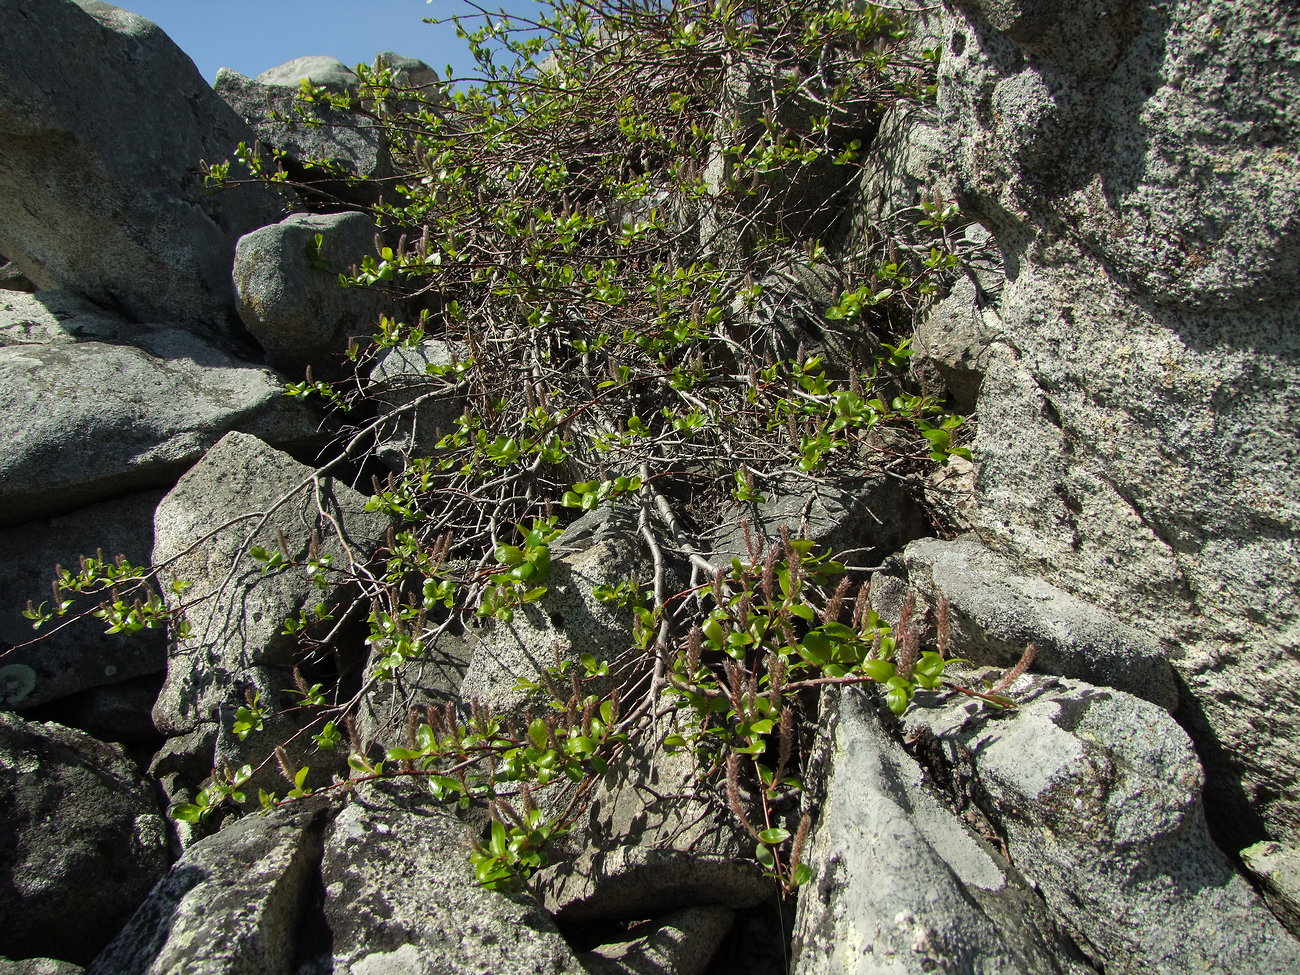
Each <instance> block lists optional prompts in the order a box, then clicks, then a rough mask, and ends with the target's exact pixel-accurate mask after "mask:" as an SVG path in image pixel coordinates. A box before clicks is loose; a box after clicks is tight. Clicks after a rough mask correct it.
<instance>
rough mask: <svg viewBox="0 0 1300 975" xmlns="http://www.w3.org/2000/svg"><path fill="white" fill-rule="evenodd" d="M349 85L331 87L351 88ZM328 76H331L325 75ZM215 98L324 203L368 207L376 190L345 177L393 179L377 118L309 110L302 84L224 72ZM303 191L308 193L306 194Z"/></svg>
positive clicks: (323, 107) (327, 109) (330, 109)
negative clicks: (278, 154)
mask: <svg viewBox="0 0 1300 975" xmlns="http://www.w3.org/2000/svg"><path fill="white" fill-rule="evenodd" d="M347 74H348V75H349V76H351V79H352V80H351V82H350V83H349V84H348V85H346V86H340V85H337V84H335V83H332V82H331V83H330V84H328V85H327V87H329V88H333V89H339V88H343V87H347V88H350V87H352V86H354V85H355V83H356V80H357V79H356V76H355V75H353V74H352V72H351V71H350V70H349V71H348V72H347ZM325 76H326V77H330V76H331V75H329V74H325ZM214 88H215V90H216V93H217V94H218V95H220V96H221V98H222V99H223V100H224V101H225V102H226V104H227V105H229V106H230V107H231V108H232V109H234V110H235V112H236V113H237V114H238V115H239V117H240V118H242V119H243V120H244V121H245V122H247V123H248V125H249V126H250V127H251V128H252V129H253V131H254V132H255V133H256V134H257V139H258V142H259V144H260V145H261V146H262V147H263V149H267V150H278V151H280V152H282V153H283V154H284V155H283V156H281V157H280V158H279V160H278V161H279V163H280V165H282V166H283V167H284V169H285V171H286V172H288V174H289V177H290V179H292V180H293V181H295V182H297V183H302V184H305V185H306V187H310V188H311V190H314V191H316V196H317V197H318V198H319V199H320V200H321V202H324V203H330V202H333V204H334V205H335V206H337V205H338V204H339V203H340V202H342V203H344V204H352V205H369V204H373V203H376V202H377V201H378V199H379V191H378V188H377V187H375V186H373V185H372V186H361V185H352V184H349V183H348V182H347V180H346V179H345V178H342V177H357V178H361V179H376V180H377V179H384V178H387V177H390V176H392V175H393V161H392V156H391V155H390V153H389V151H388V145H387V143H386V141H385V139H384V136H383V134H382V132H381V131H380V130H379V128H378V127H377V126H376V125H375V123H374V121H373V119H371V118H368V117H367V116H365V115H363V114H361V113H360V112H356V111H348V110H346V109H342V108H335V107H334V106H331V105H325V104H312V105H307V104H304V103H302V102H300V101H299V99H298V90H297V89H298V83H297V82H296V81H295V82H293V83H292V84H291V85H281V84H278V83H275V82H263V81H261V80H260V76H259V80H257V81H254V80H253V79H251V78H247V77H245V76H244V75H242V74H240V73H239V72H238V71H232V70H230V69H229V68H222V69H221V70H220V71H218V72H217V78H216V82H215V84H214ZM304 192H305V190H304Z"/></svg>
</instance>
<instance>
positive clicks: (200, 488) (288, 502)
mask: <svg viewBox="0 0 1300 975" xmlns="http://www.w3.org/2000/svg"><path fill="white" fill-rule="evenodd" d="M365 502H366V499H365V498H364V497H362V496H361V495H359V494H357V492H355V491H353V490H352V489H351V488H349V487H347V486H346V485H344V484H341V483H339V482H337V481H334V480H333V479H331V478H328V477H323V476H319V475H317V474H316V472H315V471H313V470H312V469H311V468H309V467H306V466H304V465H302V464H299V463H298V462H297V461H295V460H293V458H291V457H289V456H288V455H287V454H283V453H280V452H279V451H277V450H274V449H272V448H270V447H268V446H267V445H266V444H264V443H262V442H261V441H260V440H258V439H256V438H255V437H250V436H246V435H244V434H238V433H233V434H229V435H228V436H226V437H225V438H223V439H222V440H221V442H220V443H218V444H217V445H216V446H215V447H213V448H212V449H211V450H210V451H208V453H207V454H206V455H204V457H203V459H202V460H201V461H200V462H199V463H198V464H196V465H195V466H194V467H193V468H192V469H191V470H190V471H189V472H188V473H186V474H185V476H184V477H182V478H181V479H180V481H179V482H178V483H177V485H176V487H175V488H174V489H173V490H172V491H171V493H169V494H168V495H167V496H166V497H165V498H164V499H163V500H162V503H161V504H159V505H158V511H157V514H156V516H155V519H154V532H155V539H156V540H155V542H154V551H153V562H154V564H155V565H156V566H158V569H159V578H160V580H161V581H162V583H163V586H164V592H167V593H168V595H167V598H168V599H169V604H172V605H177V606H184V607H185V616H186V618H187V620H188V621H189V624H190V627H191V630H190V633H189V635H188V636H187V637H185V638H183V639H180V640H178V641H177V644H176V646H175V648H174V649H173V650H172V652H171V654H170V656H169V658H168V662H167V678H166V681H165V683H164V684H163V689H162V692H161V694H160V695H159V697H158V702H157V704H156V705H155V707H154V712H153V714H154V723H155V724H156V725H157V727H158V728H159V730H160V731H162V732H164V733H165V734H166V735H168V736H169V737H172V738H176V739H178V744H179V747H180V748H181V753H182V754H191V755H194V756H195V758H196V760H198V761H199V762H200V765H199V767H200V768H202V769H204V770H205V771H206V769H208V768H213V767H218V768H219V767H220V766H221V765H222V764H223V763H227V764H229V765H230V766H231V767H232V768H238V767H239V766H240V765H242V764H244V763H245V762H251V764H253V765H254V766H257V765H259V764H260V763H261V762H262V760H263V759H265V758H266V757H267V756H268V755H269V754H270V750H271V748H272V747H273V746H274V745H276V744H281V743H283V742H284V741H285V739H287V738H288V737H289V735H290V734H291V733H292V732H294V731H296V730H298V727H299V721H300V720H301V719H302V718H303V717H304V715H303V714H302V713H301V712H299V713H297V714H286V713H284V712H283V711H282V709H281V707H280V698H281V693H282V692H283V691H284V690H285V689H286V688H290V687H292V686H293V681H292V676H291V669H292V667H293V666H294V664H295V663H296V662H297V661H296V660H295V656H294V650H295V647H296V642H295V640H294V638H293V637H292V636H288V635H286V634H285V633H284V632H283V630H284V623H285V620H286V619H288V618H294V617H297V616H298V615H299V613H300V612H302V611H303V610H305V609H306V610H310V609H311V608H312V607H314V606H315V605H316V604H317V603H318V602H321V603H325V604H326V605H327V606H335V604H336V602H337V601H338V600H340V599H341V598H343V590H342V586H343V584H344V583H343V579H344V578H345V577H346V573H347V572H348V571H349V570H350V567H351V565H352V564H353V560H356V562H358V563H360V562H364V561H365V559H367V558H368V557H369V556H370V555H371V554H372V553H373V551H374V550H375V548H376V547H377V546H378V545H379V544H380V543H381V542H382V541H383V538H384V535H385V533H386V531H387V526H388V522H387V519H385V518H384V517H383V516H381V515H377V514H372V513H369V512H366V511H365ZM340 532H341V533H342V534H341V535H340V534H339V533H340ZM281 534H282V536H283V538H284V544H285V545H286V546H287V548H288V552H289V554H290V556H292V557H296V558H305V557H306V556H307V553H308V550H309V548H310V547H311V545H312V544H313V538H314V539H315V544H316V545H317V546H318V548H317V551H318V555H319V557H320V558H321V559H326V558H328V559H331V560H332V563H333V567H334V569H336V570H337V571H338V572H339V573H342V574H343V575H339V574H336V573H335V572H331V571H327V572H326V573H325V574H324V575H323V576H322V577H321V578H322V582H323V583H324V586H323V587H319V586H317V585H316V584H315V583H313V581H312V579H311V578H310V576H309V574H308V573H307V571H306V570H305V569H301V568H290V569H286V570H284V571H275V572H271V573H269V574H265V575H264V574H263V573H262V571H261V568H260V567H259V565H258V563H257V562H256V561H255V560H254V559H253V558H252V557H251V556H250V555H249V554H248V549H249V548H250V547H251V546H254V545H261V546H263V547H265V548H266V549H267V550H268V551H279V541H278V537H280V535H281ZM175 580H183V581H185V582H189V583H191V584H192V585H191V587H190V588H188V589H186V590H185V591H184V593H183V594H181V595H180V596H175V595H172V594H170V587H171V584H172V582H173V581H175ZM336 608H337V607H336ZM250 694H257V695H260V704H261V705H262V706H264V707H266V708H268V709H269V714H268V716H267V719H266V722H265V724H266V728H265V731H264V732H263V733H260V734H255V735H250V736H249V737H248V738H247V739H246V740H244V741H240V740H239V739H238V738H237V737H236V736H235V735H234V733H233V731H232V725H233V720H234V714H235V710H236V709H237V708H238V707H240V706H243V704H244V703H245V700H246V698H247V695H250ZM306 717H310V715H306ZM305 737H306V736H303V738H305ZM310 744H311V743H310V741H309V740H307V741H303V739H299V740H298V742H297V744H296V745H293V746H290V747H289V754H290V757H291V759H292V760H293V761H295V762H296V763H297V764H296V765H295V768H297V767H300V766H301V765H303V764H310V765H311V766H312V775H313V777H312V779H310V780H309V782H310V783H311V784H313V785H317V784H326V783H328V781H329V773H330V772H331V771H332V770H333V763H332V761H329V760H325V761H324V763H323V764H322V756H320V755H315V756H309V755H308V754H307V750H308V749H309V748H310ZM214 746H215V751H214ZM171 757H172V758H175V757H176V753H175V749H173V750H172V753H171ZM270 764H271V766H272V767H268V768H267V769H265V770H264V771H263V772H262V773H261V774H260V776H259V777H258V778H255V779H254V780H252V781H251V783H250V788H252V789H253V790H254V791H253V794H254V795H255V794H256V789H257V788H258V787H259V786H265V787H268V788H277V789H280V790H281V791H283V782H282V781H281V780H279V778H278V775H277V774H276V772H275V770H274V768H273V766H274V764H275V763H274V762H272V763H270ZM155 766H156V767H157V766H158V762H155ZM159 771H161V768H159Z"/></svg>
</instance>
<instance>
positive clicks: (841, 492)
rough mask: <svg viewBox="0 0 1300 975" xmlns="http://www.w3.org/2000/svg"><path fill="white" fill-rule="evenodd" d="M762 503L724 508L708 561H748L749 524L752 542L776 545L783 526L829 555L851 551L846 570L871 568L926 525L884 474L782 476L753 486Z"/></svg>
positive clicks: (906, 496) (902, 493)
mask: <svg viewBox="0 0 1300 975" xmlns="http://www.w3.org/2000/svg"><path fill="white" fill-rule="evenodd" d="M755 489H756V490H757V492H758V493H759V494H760V495H761V496H762V497H763V500H762V501H755V502H750V503H746V504H744V505H736V506H734V507H731V508H728V509H727V510H726V511H724V512H723V513H722V516H721V518H720V519H719V522H718V524H719V530H720V534H719V536H718V538H717V539H716V541H715V542H714V543H713V553H712V555H711V556H710V561H711V562H713V563H714V564H715V565H719V566H723V565H729V564H730V563H731V560H732V559H733V558H738V559H740V560H741V561H742V562H746V561H748V560H749V557H750V556H749V547H748V546H747V545H746V544H745V534H746V528H744V527H742V526H741V524H740V522H741V520H742V519H744V520H745V521H746V522H747V523H748V533H749V536H750V539H751V541H752V543H754V544H758V543H759V542H761V543H762V544H763V546H765V547H766V546H771V545H774V544H779V543H780V539H781V527H782V526H784V527H785V528H787V529H788V530H789V532H790V535H791V537H792V538H808V539H812V540H813V541H815V542H817V543H818V544H819V545H822V546H825V547H826V548H828V549H830V550H831V551H833V552H841V551H846V550H850V549H851V550H853V554H852V555H851V556H848V564H850V565H875V564H877V563H878V562H879V561H880V560H881V559H882V558H883V557H884V556H885V555H887V554H888V553H890V552H893V551H894V550H895V549H898V548H902V547H903V546H904V545H906V544H907V543H908V542H910V541H911V540H912V539H914V538H918V537H920V536H921V535H923V534H925V532H926V530H927V528H928V523H927V522H926V521H925V519H924V517H923V515H922V513H921V510H920V508H919V507H918V506H917V505H916V502H915V501H914V500H913V499H912V498H911V497H909V496H908V494H907V492H905V491H900V490H899V489H898V485H897V484H896V483H895V482H894V481H893V480H891V479H890V478H888V477H885V476H884V475H877V476H871V477H859V478H827V479H818V480H807V479H804V478H796V477H781V478H777V479H775V480H774V481H773V482H772V483H770V484H761V483H756V484H755Z"/></svg>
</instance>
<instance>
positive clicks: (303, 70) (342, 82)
mask: <svg viewBox="0 0 1300 975" xmlns="http://www.w3.org/2000/svg"><path fill="white" fill-rule="evenodd" d="M255 80H256V81H258V82H260V83H261V84H263V85H274V86H276V87H279V88H297V87H298V86H299V85H300V84H302V82H303V81H310V82H311V83H312V84H313V85H323V86H324V87H326V88H333V89H335V90H337V91H343V90H346V89H348V88H355V87H356V84H357V73H356V72H355V71H353V70H352V69H351V68H349V67H348V66H347V65H346V64H344V63H343V62H342V61H340V60H339V59H338V58H331V57H327V56H325V55H323V54H308V55H306V56H304V57H300V58H294V59H293V60H292V61H286V62H285V63H284V64H279V65H276V66H275V67H274V68H267V69H266V70H265V71H263V72H262V73H261V74H259V75H258V76H257V78H256V79H255Z"/></svg>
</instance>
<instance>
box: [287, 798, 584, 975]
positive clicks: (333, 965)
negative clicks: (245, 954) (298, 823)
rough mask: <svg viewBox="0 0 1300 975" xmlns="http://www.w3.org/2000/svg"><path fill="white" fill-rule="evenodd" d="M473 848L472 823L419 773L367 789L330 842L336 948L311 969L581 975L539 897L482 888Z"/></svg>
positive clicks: (328, 881)
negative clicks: (458, 814) (448, 805)
mask: <svg viewBox="0 0 1300 975" xmlns="http://www.w3.org/2000/svg"><path fill="white" fill-rule="evenodd" d="M469 853H470V848H469V844H468V842H467V841H466V832H465V823H464V822H462V821H461V820H460V819H458V818H456V817H455V816H454V815H452V814H451V813H450V812H448V811H447V810H446V809H445V808H444V807H443V805H442V804H441V803H439V802H438V801H437V800H435V799H434V798H433V797H432V796H431V795H430V794H429V793H428V792H427V791H425V790H424V789H423V788H422V787H421V786H420V785H419V784H418V783H417V782H416V781H415V780H411V779H406V780H395V781H390V782H381V783H374V784H372V785H364V786H360V787H358V788H357V791H356V792H355V793H354V794H353V798H352V800H351V802H349V804H348V805H347V807H346V808H345V809H344V810H343V811H342V812H341V813H340V814H339V815H338V817H337V818H336V819H335V820H334V822H333V824H332V825H331V826H330V829H329V833H328V835H327V837H326V840H325V852H324V858H323V863H322V867H321V879H322V880H323V882H324V885H325V902H324V908H323V913H324V922H325V925H326V926H327V928H328V931H329V942H328V943H329V948H328V950H327V952H326V953H325V954H324V957H322V958H320V959H319V960H318V961H317V962H316V963H315V964H309V965H306V966H304V969H303V971H305V972H313V973H314V972H340V971H348V972H358V973H361V972H370V973H376V975H378V973H386V972H392V973H398V972H412V973H413V972H440V973H442V972H445V973H447V975H471V973H473V975H478V973H488V972H491V973H492V975H562V973H563V975H581V973H582V971H583V969H582V966H581V965H580V964H579V963H578V961H577V959H575V958H574V957H573V954H572V952H571V951H570V949H569V946H568V945H567V944H566V943H565V941H564V938H563V937H561V936H560V932H559V931H558V930H557V929H556V927H555V924H554V922H553V921H552V920H551V919H550V918H549V917H548V916H547V914H546V912H545V911H543V910H542V909H541V907H540V906H539V905H538V904H537V902H536V901H535V900H534V899H532V898H531V897H530V896H528V895H526V894H523V893H512V894H507V893H499V892H495V891H490V890H485V889H483V888H482V887H480V886H478V885H477V884H476V883H475V880H474V870H473V868H472V866H471V865H470V861H469Z"/></svg>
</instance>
